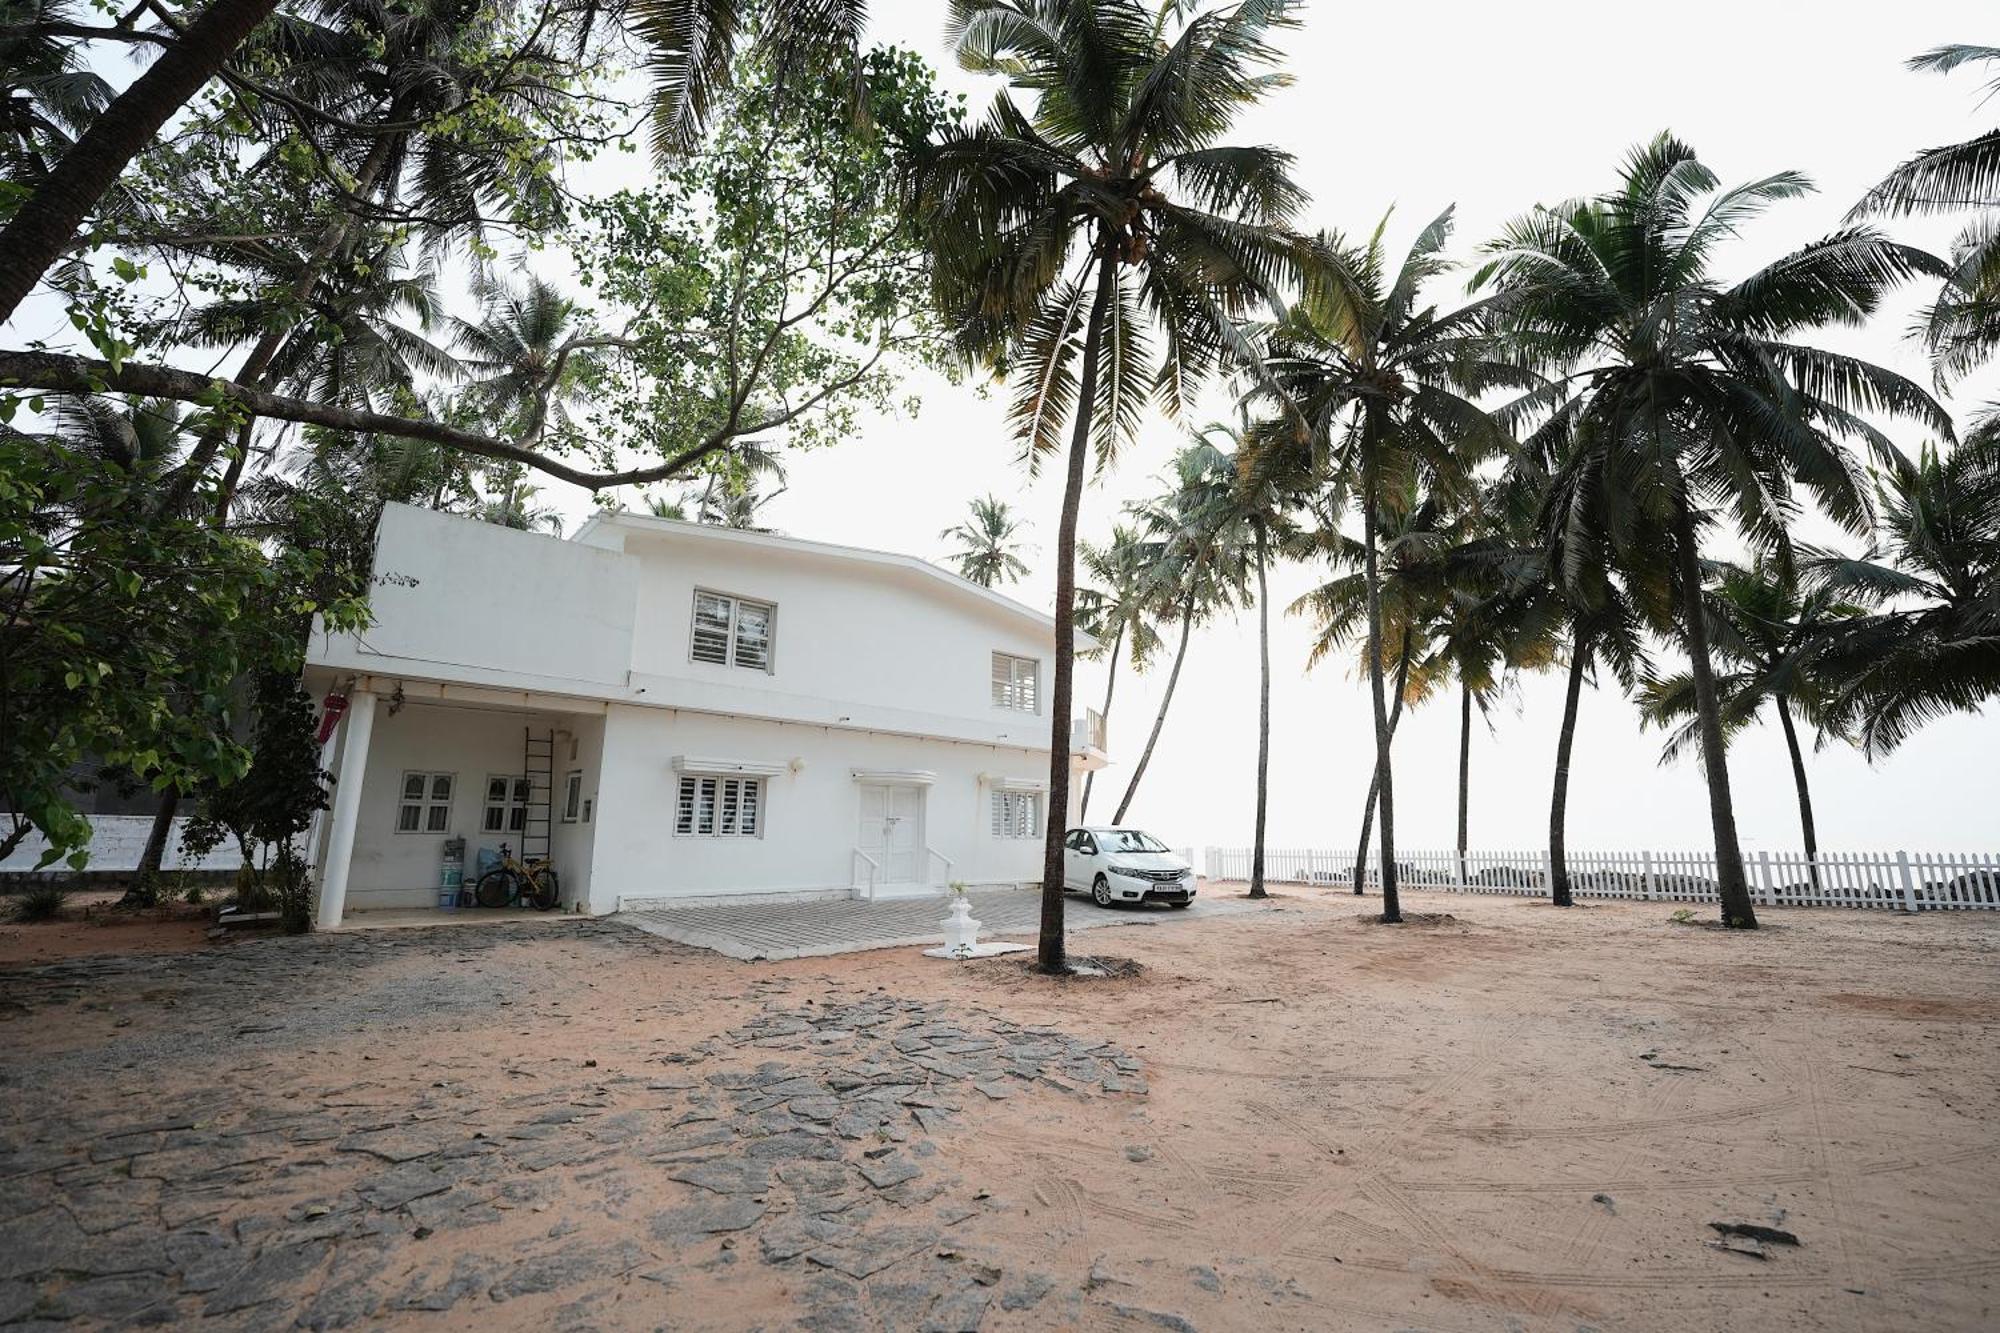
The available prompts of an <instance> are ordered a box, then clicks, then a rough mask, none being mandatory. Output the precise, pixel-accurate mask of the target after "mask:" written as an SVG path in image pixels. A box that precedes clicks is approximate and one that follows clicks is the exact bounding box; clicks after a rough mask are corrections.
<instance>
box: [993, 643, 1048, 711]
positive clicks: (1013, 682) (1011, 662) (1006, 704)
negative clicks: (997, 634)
mask: <svg viewBox="0 0 2000 1333" xmlns="http://www.w3.org/2000/svg"><path fill="white" fill-rule="evenodd" d="M993 706H994V707H995V708H1011V709H1013V710H1014V711H1015V712H1017V713H1039V712H1041V711H1042V664H1041V661H1040V660H1039V659H1037V658H1033V657H1015V656H1014V655H1013V654H1012V653H995V654H993Z"/></svg>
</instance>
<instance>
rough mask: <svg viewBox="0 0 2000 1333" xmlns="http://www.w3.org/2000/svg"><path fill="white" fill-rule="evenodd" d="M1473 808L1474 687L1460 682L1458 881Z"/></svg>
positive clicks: (1462, 873)
mask: <svg viewBox="0 0 2000 1333" xmlns="http://www.w3.org/2000/svg"><path fill="white" fill-rule="evenodd" d="M1471 809H1472V687H1471V686H1470V685H1468V684H1466V683H1465V681H1464V680H1463V679H1461V680H1460V681H1459V682H1458V882H1459V884H1460V885H1461V886H1463V885H1464V883H1465V833H1466V826H1467V823H1468V820H1469V816H1470V813H1471Z"/></svg>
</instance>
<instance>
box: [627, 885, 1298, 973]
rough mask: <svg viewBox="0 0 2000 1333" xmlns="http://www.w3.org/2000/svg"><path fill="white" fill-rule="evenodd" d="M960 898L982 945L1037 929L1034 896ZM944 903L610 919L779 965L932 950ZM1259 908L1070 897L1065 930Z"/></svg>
mask: <svg viewBox="0 0 2000 1333" xmlns="http://www.w3.org/2000/svg"><path fill="white" fill-rule="evenodd" d="M966 896H967V897H968V898H970V899H971V901H972V915H973V917H974V918H976V919H977V920H978V921H979V924H980V932H979V936H980V938H981V939H989V938H994V937H999V938H1006V937H1009V936H1013V937H1016V938H1021V937H1027V938H1032V937H1033V936H1034V935H1035V933H1036V932H1037V931H1038V930H1039V929H1040V927H1041V911H1042V899H1041V894H1040V892H1039V891H1036V890H1030V889H985V890H979V889H975V890H973V891H972V892H970V893H968V894H967V895H966ZM948 905H949V900H948V899H947V898H945V897H943V896H941V895H940V896H934V897H927V898H886V899H878V900H876V901H874V902H868V901H865V900H849V899H822V900H819V901H813V902H770V903H756V902H743V901H740V900H739V901H736V902H728V903H691V904H688V905H686V906H650V905H649V906H646V907H644V908H641V909H638V910H632V911H625V912H620V913H618V914H617V915H615V916H613V917H612V918H611V919H612V920H613V921H619V922H623V923H624V924H626V925H630V926H636V927H638V928H639V929H640V930H643V931H646V932H648V933H649V934H653V935H658V936H661V937H662V938H665V939H670V940H673V941H675V942H676V943H680V944H691V945H693V946H695V947H696V948H698V949H713V950H715V951H716V952H717V953H720V954H723V955H725V956H726V957H729V958H740V959H744V960H777V959H782V958H819V957H824V956H826V955H828V954H838V953H861V952H864V951H866V950H869V949H891V948H898V947H904V946H909V945H919V944H936V943H938V941H940V940H941V939H943V938H944V929H943V926H942V925H941V924H940V922H942V921H943V919H944V916H945V913H946V910H947V907H948ZM1260 909H1262V910H1273V904H1270V903H1253V902H1249V901H1247V900H1245V899H1243V898H1239V897H1234V896H1208V895H1206V894H1204V895H1202V896H1200V897H1197V898H1196V899H1195V901H1194V902H1193V904H1191V905H1190V906H1188V907H1185V908H1176V907H1163V906H1158V905H1152V904H1149V905H1146V906H1141V907H1109V908H1106V907H1099V906H1098V905H1097V904H1096V903H1094V902H1092V901H1090V899H1088V898H1082V897H1077V896H1074V895H1072V896H1071V897H1070V898H1069V900H1068V906H1067V907H1066V908H1065V909H1064V913H1063V919H1064V923H1065V925H1066V926H1067V928H1068V929H1070V930H1090V929H1092V928H1094V927H1098V926H1150V925H1169V924H1174V923H1177V922H1184V921H1188V920H1190V919H1196V920H1200V919H1206V918H1209V917H1217V916H1228V915H1232V914H1235V913H1239V912H1254V911H1258V910H1260Z"/></svg>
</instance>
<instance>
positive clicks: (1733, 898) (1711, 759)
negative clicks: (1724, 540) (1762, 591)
mask: <svg viewBox="0 0 2000 1333" xmlns="http://www.w3.org/2000/svg"><path fill="white" fill-rule="evenodd" d="M1674 547H1675V550H1674V559H1675V563H1677V564H1678V565H1679V566H1680V577H1681V619H1682V620H1684V621H1685V622H1686V626H1687V650H1688V665H1689V666H1690V667H1691V668H1692V669H1693V675H1694V702H1695V716H1696V720H1697V722H1698V724H1699V731H1700V735H1701V761H1702V767H1703V768H1704V769H1705V770H1706V771H1707V774H1708V818H1709V823H1710V824H1711V825H1712V826H1713V827H1714V830H1715V888H1716V895H1717V896H1718V897H1719V898H1721V899H1722V924H1723V925H1725V926H1728V927H1731V928H1733V929H1738V930H1755V929H1756V928H1757V909H1756V908H1755V907H1754V906H1752V905H1751V902H1750V885H1749V883H1748V882H1747V881H1746V880H1745V879H1744V876H1743V849H1742V848H1741V847H1740V846H1738V845H1737V842H1736V810H1735V806H1734V803H1733V802H1732V801H1731V800H1730V797H1729V760H1728V756H1727V753H1726V751H1725V748H1724V742H1723V738H1722V707H1721V704H1720V703H1719V702H1718V700H1717V698H1716V693H1715V671H1714V668H1713V667H1712V666H1710V664H1709V660H1708V622H1707V620H1706V618H1705V615H1704V611H1703V608H1702V595H1701V565H1700V561H1699V559H1698V557H1697V555H1696V552H1695V537H1694V515H1693V514H1692V513H1690V512H1689V510H1688V506H1687V500H1686V499H1685V497H1683V499H1682V500H1681V503H1680V504H1678V505H1677V506H1675V509H1674Z"/></svg>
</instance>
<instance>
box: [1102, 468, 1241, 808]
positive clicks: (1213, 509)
mask: <svg viewBox="0 0 2000 1333" xmlns="http://www.w3.org/2000/svg"><path fill="white" fill-rule="evenodd" d="M1234 479H1235V464H1234V462H1233V461H1232V460H1231V459H1230V457H1229V456H1228V455H1227V454H1224V453H1223V452H1222V451H1221V450H1219V449H1217V448H1216V447H1215V446H1214V445H1212V444H1210V443H1208V442H1207V441H1206V440H1199V439H1198V440H1196V441H1195V442H1194V443H1192V444H1189V445H1187V446H1185V447H1183V448H1182V449H1181V450H1180V451H1179V452H1178V453H1176V454H1175V455H1174V463H1173V478H1172V481H1171V483H1170V486H1169V489H1168V490H1167V492H1166V494H1164V495H1161V496H1159V497H1157V498H1156V499H1154V500H1152V501H1150V502H1148V503H1147V504H1144V505H1142V506H1140V507H1139V509H1138V510H1137V517H1138V519H1139V522H1140V524H1141V526H1142V528H1143V529H1144V530H1145V532H1146V534H1147V537H1148V539H1149V545H1150V553H1149V557H1148V558H1149V561H1150V564H1151V568H1152V580H1151V586H1152V592H1153V597H1154V610H1153V614H1154V616H1155V618H1156V619H1157V620H1158V621H1159V622H1160V623H1162V624H1165V623H1169V622H1173V623H1178V624H1179V626H1180V638H1179V642H1178V644H1177V645H1176V646H1175V648H1174V660H1173V665H1172V667H1170V668H1169V669H1168V671H1167V687H1166V690H1165V692H1164V693H1163V694H1162V695H1161V696H1160V708H1159V711H1158V712H1157V713H1155V714H1154V715H1153V729H1152V731H1150V732H1149V733H1147V736H1146V745H1145V748H1144V749H1143V750H1141V751H1140V752H1139V762H1138V763H1137V764H1135V765H1133V768H1132V776H1131V778H1129V779H1128V780H1127V781H1126V784H1125V794H1124V795H1123V796H1121V797H1119V798H1118V809H1117V811H1116V813H1114V814H1113V815H1112V816H1111V822H1112V823H1114V824H1122V823H1123V822H1124V821H1125V812H1126V811H1127V810H1130V809H1131V808H1132V798H1133V797H1135V796H1137V795H1138V794H1139V784H1140V782H1142V781H1144V780H1145V777H1146V770H1147V769H1148V768H1149V767H1151V766H1152V762H1153V751H1154V749H1155V748H1156V747H1157V746H1158V745H1159V743H1160V733H1161V731H1162V730H1164V729H1165V727H1166V724H1167V710H1168V709H1169V708H1171V707H1172V706H1173V702H1174V692H1175V689H1176V687H1178V686H1179V684H1180V679H1181V665H1182V663H1184V662H1186V661H1187V651H1188V644H1189V642H1190V641H1191V640H1192V638H1193V636H1194V629H1195V626H1197V625H1199V624H1201V623H1203V622H1204V621H1206V620H1208V619H1209V618H1210V617H1211V616H1213V615H1215V614H1216V613H1217V612H1219V611H1222V610H1225V609H1227V608H1229V607H1231V606H1234V605H1236V603H1237V601H1238V599H1239V598H1240V597H1241V596H1242V594H1243V592H1244V588H1245V583H1246V581H1247V577H1248V572H1249V554H1250V553H1249V548H1248V547H1247V546H1245V545H1243V537H1244V533H1243V532H1242V531H1241V530H1240V529H1237V528H1233V527H1231V526H1229V521H1228V511H1227V508H1226V500H1225V499H1224V497H1225V496H1226V495H1227V493H1228V491H1229V488H1230V487H1231V486H1232V485H1233V483H1234Z"/></svg>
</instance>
